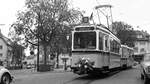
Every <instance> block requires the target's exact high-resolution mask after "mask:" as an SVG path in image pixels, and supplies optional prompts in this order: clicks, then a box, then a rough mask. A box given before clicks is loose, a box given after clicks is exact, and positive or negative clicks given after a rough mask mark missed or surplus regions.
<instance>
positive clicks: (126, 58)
mask: <svg viewBox="0 0 150 84" xmlns="http://www.w3.org/2000/svg"><path fill="white" fill-rule="evenodd" d="M120 50H121V66H122V67H123V68H124V69H126V68H130V67H132V66H133V63H134V60H133V53H134V50H133V48H131V47H128V46H127V45H121V49H120Z"/></svg>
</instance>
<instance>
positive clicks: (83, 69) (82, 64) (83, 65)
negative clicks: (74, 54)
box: [71, 59, 121, 75]
mask: <svg viewBox="0 0 150 84" xmlns="http://www.w3.org/2000/svg"><path fill="white" fill-rule="evenodd" d="M76 65H77V66H76V67H71V69H72V70H73V72H74V73H76V74H78V75H83V74H96V75H98V74H106V73H109V72H112V71H115V70H120V69H121V67H115V68H111V69H109V67H108V66H103V67H102V68H96V67H93V65H94V62H90V61H89V60H87V59H86V60H81V61H79V62H78V63H77V64H76Z"/></svg>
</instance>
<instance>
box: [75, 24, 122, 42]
mask: <svg viewBox="0 0 150 84" xmlns="http://www.w3.org/2000/svg"><path fill="white" fill-rule="evenodd" d="M80 27H94V29H93V30H100V31H102V32H105V33H107V34H110V35H111V36H113V37H114V38H115V39H116V40H117V41H119V42H120V39H118V38H117V36H116V35H115V34H114V33H113V32H112V31H110V30H109V29H108V28H107V27H106V26H104V25H102V24H100V25H95V24H82V25H78V26H75V27H74V30H76V28H80Z"/></svg>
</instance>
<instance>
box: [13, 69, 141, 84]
mask: <svg viewBox="0 0 150 84" xmlns="http://www.w3.org/2000/svg"><path fill="white" fill-rule="evenodd" d="M15 76H16V77H15V81H14V82H13V83H12V84H143V81H142V80H141V79H140V72H139V69H129V70H124V71H121V72H115V73H111V74H110V75H109V76H107V77H105V78H104V77H91V76H79V75H76V74H73V73H72V72H63V71H57V72H31V73H30V74H29V73H28V74H25V73H24V74H18V75H15Z"/></svg>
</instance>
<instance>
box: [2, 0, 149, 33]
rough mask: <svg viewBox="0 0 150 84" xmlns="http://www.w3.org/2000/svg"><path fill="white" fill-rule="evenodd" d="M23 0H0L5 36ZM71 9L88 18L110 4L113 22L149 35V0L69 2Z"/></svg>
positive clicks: (81, 0) (79, 0)
mask: <svg viewBox="0 0 150 84" xmlns="http://www.w3.org/2000/svg"><path fill="white" fill-rule="evenodd" d="M24 1H25V0H0V11H1V13H0V24H5V25H0V28H1V30H2V33H3V34H4V35H5V36H7V34H8V29H9V27H10V24H12V22H13V21H15V19H16V14H17V11H18V10H21V9H22V8H23V6H24ZM70 1H71V2H72V5H73V7H78V8H80V10H85V11H86V15H88V16H90V14H91V13H92V12H93V8H94V7H95V6H96V5H99V4H101V5H103V4H111V5H112V6H113V8H112V14H113V20H114V21H123V22H126V23H128V24H130V25H132V26H133V27H134V28H136V27H137V26H139V28H140V29H143V30H147V31H148V32H149V33H150V11H149V8H150V5H149V3H150V0H70Z"/></svg>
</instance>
